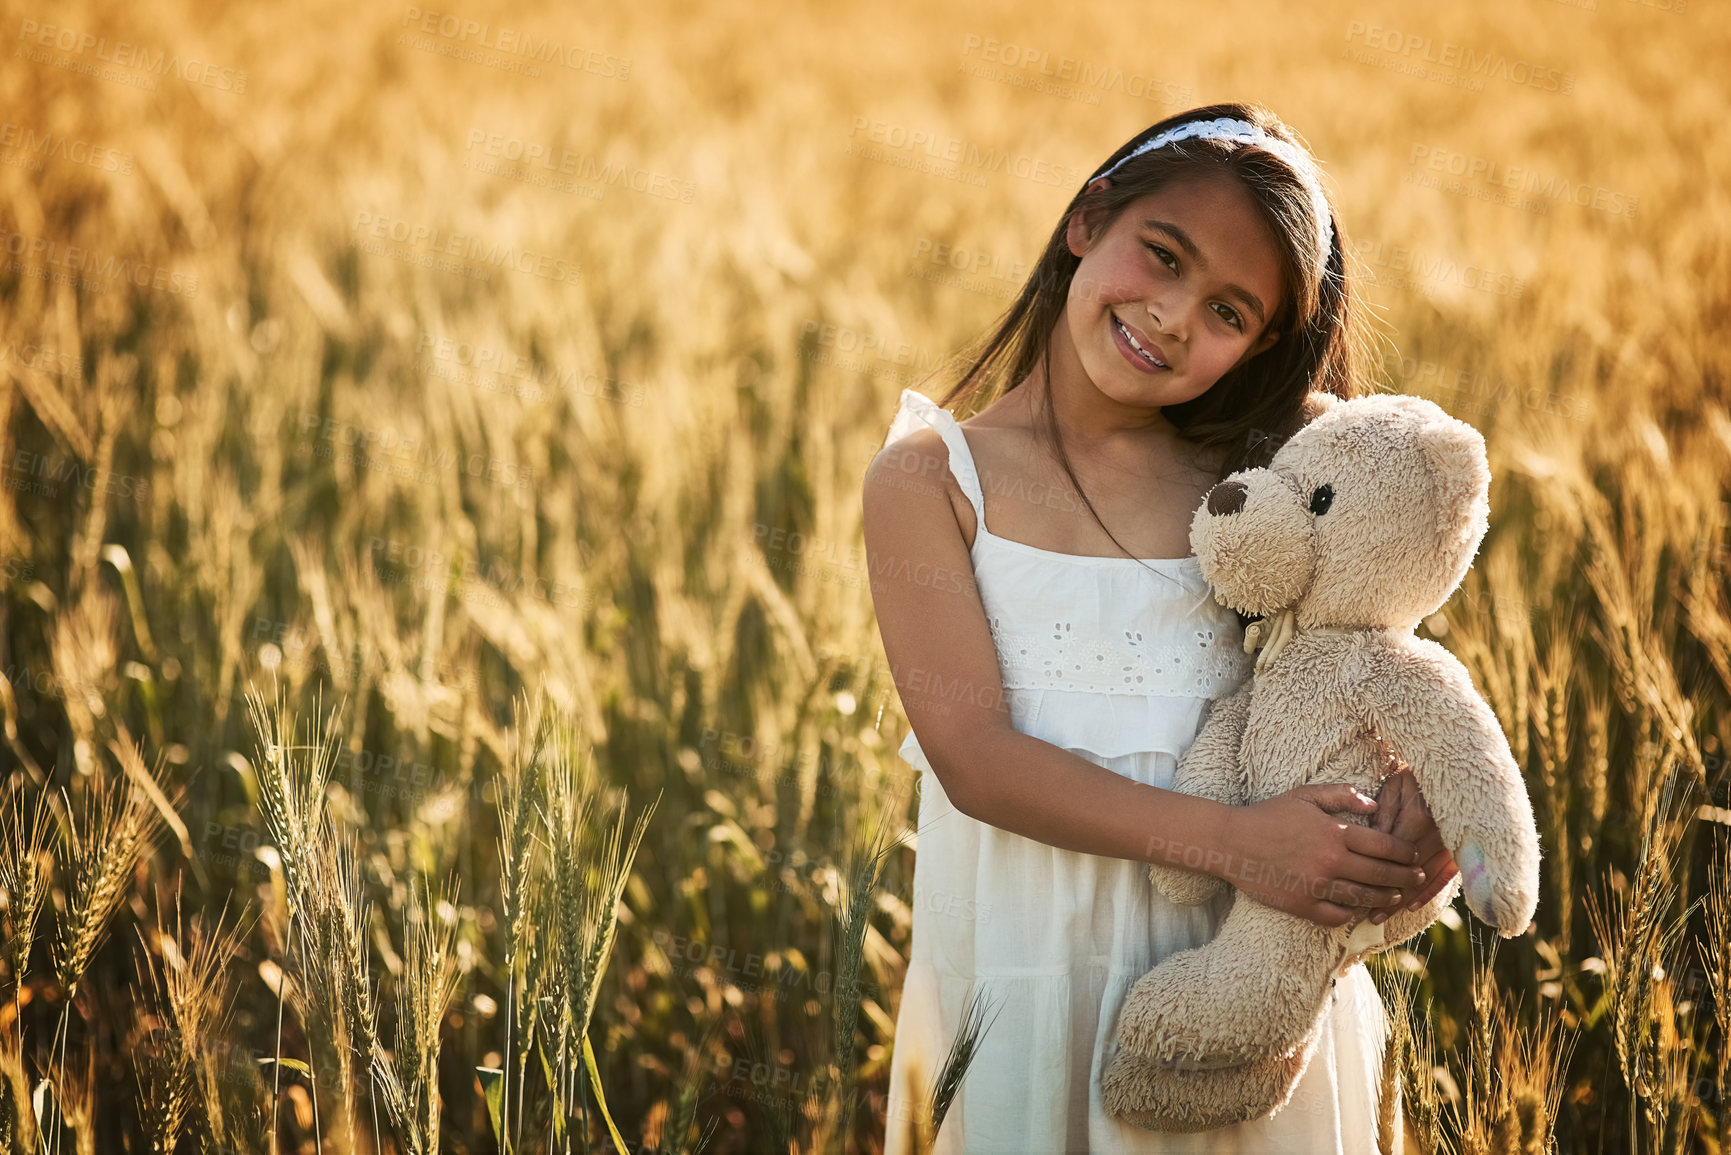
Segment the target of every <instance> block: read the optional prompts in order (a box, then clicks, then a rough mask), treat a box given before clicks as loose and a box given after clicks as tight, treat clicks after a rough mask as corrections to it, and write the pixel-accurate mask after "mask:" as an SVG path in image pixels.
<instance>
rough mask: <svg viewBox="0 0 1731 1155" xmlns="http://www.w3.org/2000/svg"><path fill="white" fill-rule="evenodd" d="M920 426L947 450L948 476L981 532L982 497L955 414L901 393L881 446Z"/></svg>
mask: <svg viewBox="0 0 1731 1155" xmlns="http://www.w3.org/2000/svg"><path fill="white" fill-rule="evenodd" d="M922 425H929V426H931V427H932V428H933V429H936V430H937V431H938V434H939V435H940V436H941V437H942V438H943V439H944V444H945V445H946V446H948V447H949V450H950V472H951V473H953V474H955V476H956V482H957V483H958V484H959V485H961V487H962V492H963V493H965V494H967V495H968V501H969V502H971V503H972V504H973V507H974V516H975V517H976V518H978V519H979V520H978V521H977V522H976V523H975V524H976V525H978V526H980V527H981V528H982V529H983V528H984V527H985V524H986V495H985V491H984V490H982V489H981V488H980V475H979V472H978V470H976V469H975V468H974V455H973V453H972V452H971V451H970V450H969V449H968V439H967V438H966V437H964V436H962V427H961V426H960V425H959V424H957V422H956V417H955V414H953V413H951V412H950V411H949V410H948V409H945V408H944V407H943V406H942V405H939V404H938V403H937V402H936V401H933V400H932V399H931V398H930V397H927V396H926V395H925V394H924V393H921V392H920V391H919V390H917V389H903V390H902V398H901V408H900V409H898V410H897V411H896V419H895V421H894V423H892V424H891V425H890V431H889V433H888V434H887V435H886V436H885V437H884V446H885V447H886V448H887V447H889V446H890V445H893V444H894V443H895V442H897V441H900V440H901V439H902V438H904V437H906V436H907V435H908V434H910V433H912V432H914V431H915V430H916V429H918V428H920V426H922Z"/></svg>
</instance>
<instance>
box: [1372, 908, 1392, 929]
mask: <svg viewBox="0 0 1731 1155" xmlns="http://www.w3.org/2000/svg"><path fill="white" fill-rule="evenodd" d="M1387 917H1388V915H1386V914H1383V913H1382V912H1381V911H1378V912H1377V913H1375V914H1373V915H1371V916H1370V921H1371V925H1373V926H1376V925H1380V924H1381V922H1382V920H1383V919H1385V918H1387Z"/></svg>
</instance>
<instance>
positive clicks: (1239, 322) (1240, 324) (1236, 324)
mask: <svg viewBox="0 0 1731 1155" xmlns="http://www.w3.org/2000/svg"><path fill="white" fill-rule="evenodd" d="M1142 243H1143V244H1145V245H1147V246H1148V248H1149V249H1150V250H1151V251H1152V252H1153V253H1154V255H1155V256H1156V257H1159V258H1160V263H1161V264H1163V265H1165V266H1166V267H1167V268H1169V269H1171V270H1172V271H1173V272H1174V273H1176V272H1177V271H1178V263H1177V261H1176V260H1171V261H1168V260H1167V259H1166V258H1168V257H1170V256H1172V253H1171V251H1170V250H1169V249H1164V248H1161V247H1160V246H1159V245H1156V244H1154V243H1152V242H1151V241H1144V242H1142ZM1225 309H1226V311H1225V312H1224V313H1219V314H1217V315H1218V316H1219V317H1220V319H1221V320H1223V321H1225V322H1226V323H1227V324H1228V325H1231V326H1232V327H1233V328H1234V329H1237V330H1239V331H1241V332H1242V331H1243V329H1244V321H1243V319H1242V318H1240V317H1239V315H1238V310H1237V309H1234V308H1233V307H1232V306H1231V305H1227V306H1225Z"/></svg>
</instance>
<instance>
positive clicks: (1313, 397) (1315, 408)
mask: <svg viewBox="0 0 1731 1155" xmlns="http://www.w3.org/2000/svg"><path fill="white" fill-rule="evenodd" d="M1339 404H1340V398H1338V397H1336V396H1335V395H1334V394H1332V393H1317V392H1312V393H1306V394H1305V395H1304V402H1303V404H1301V405H1300V406H1299V411H1298V423H1299V424H1300V425H1309V424H1310V423H1311V422H1312V421H1315V420H1316V419H1317V418H1318V417H1321V416H1322V415H1323V414H1324V413H1327V412H1328V411H1329V410H1330V409H1333V408H1334V407H1335V406H1336V405H1339Z"/></svg>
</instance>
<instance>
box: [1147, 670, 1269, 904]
mask: <svg viewBox="0 0 1731 1155" xmlns="http://www.w3.org/2000/svg"><path fill="white" fill-rule="evenodd" d="M1252 683H1253V679H1250V678H1246V679H1245V680H1244V684H1243V685H1242V686H1240V687H1238V689H1237V691H1235V692H1234V693H1233V694H1231V695H1230V696H1228V697H1225V698H1218V699H1216V700H1215V701H1214V703H1213V704H1212V706H1211V707H1210V710H1209V714H1208V720H1207V721H1205V722H1204V723H1203V724H1202V730H1201V732H1200V733H1199V734H1197V735H1196V740H1195V741H1194V742H1192V743H1191V744H1190V748H1189V749H1188V750H1186V751H1184V756H1183V757H1182V758H1180V759H1179V760H1178V769H1177V771H1176V772H1175V773H1174V774H1173V777H1172V789H1174V790H1176V791H1178V792H1179V793H1182V794H1193V795H1195V796H1197V797H1200V798H1212V799H1213V800H1214V801H1216V802H1223V803H1225V804H1226V805H1228V806H1241V805H1243V803H1244V799H1245V790H1244V775H1243V773H1242V772H1241V770H1240V769H1239V765H1238V747H1239V744H1240V743H1241V742H1242V741H1243V739H1244V727H1245V724H1246V723H1247V722H1248V720H1249V718H1250V690H1251V686H1252ZM1186 849H1188V848H1186ZM1203 849H1204V851H1206V849H1207V848H1203ZM1148 878H1149V881H1151V882H1153V883H1154V885H1155V886H1157V887H1159V888H1160V891H1161V893H1162V894H1164V895H1165V896H1166V897H1167V898H1170V899H1171V900H1172V901H1173V902H1178V903H1183V904H1184V905H1186V906H1196V905H1199V904H1201V903H1204V902H1208V901H1210V900H1211V899H1213V898H1215V897H1216V896H1217V895H1219V894H1221V893H1223V892H1224V891H1225V890H1226V886H1227V884H1226V881H1225V880H1224V879H1221V878H1217V877H1215V876H1214V875H1212V874H1206V873H1203V872H1201V871H1197V870H1184V869H1181V868H1179V867H1175V866H1162V865H1160V864H1158V863H1150V864H1149V866H1148Z"/></svg>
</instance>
